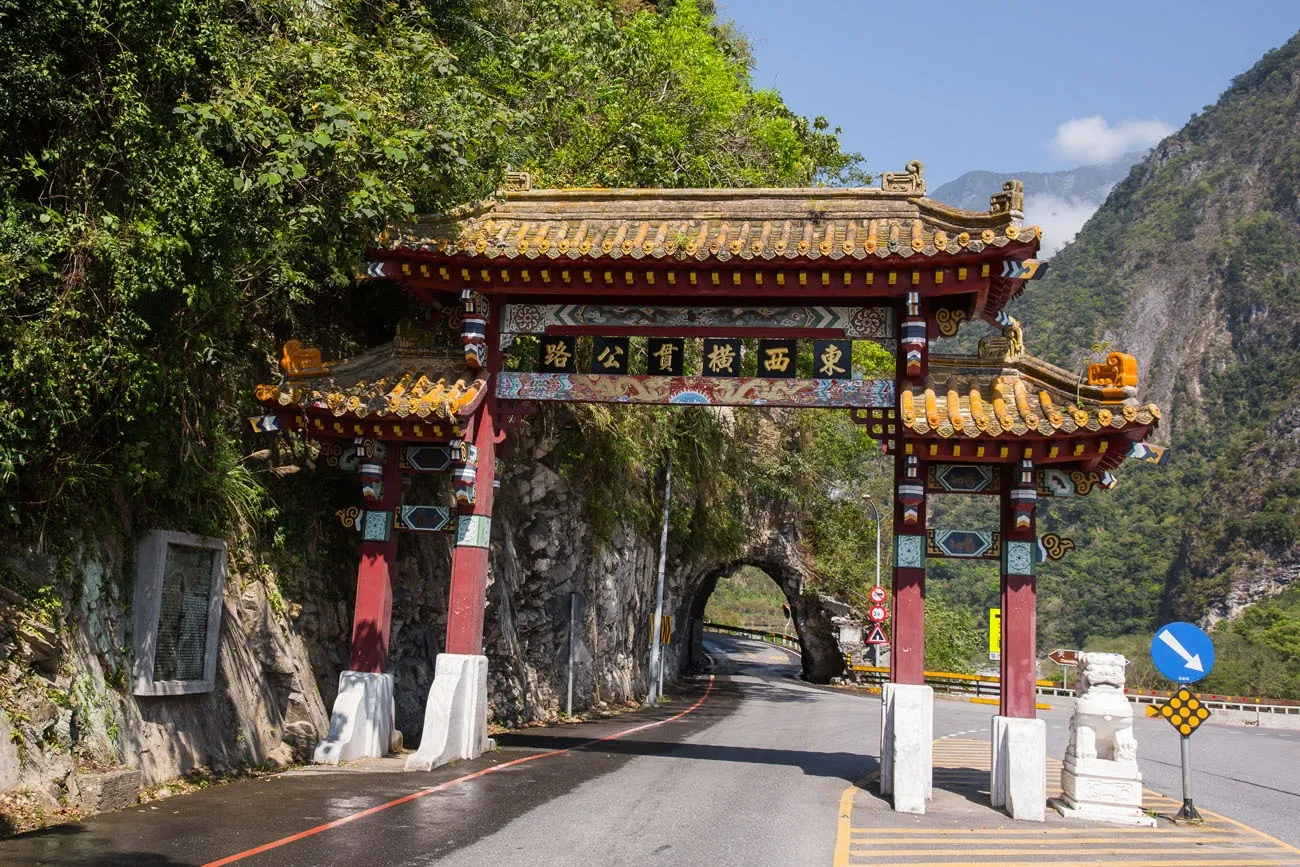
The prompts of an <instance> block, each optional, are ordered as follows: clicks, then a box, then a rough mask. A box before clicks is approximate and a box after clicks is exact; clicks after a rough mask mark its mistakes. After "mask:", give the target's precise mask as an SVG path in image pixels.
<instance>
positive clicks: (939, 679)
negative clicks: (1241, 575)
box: [704, 622, 1300, 716]
mask: <svg viewBox="0 0 1300 867" xmlns="http://www.w3.org/2000/svg"><path fill="white" fill-rule="evenodd" d="M704 628H705V629H711V630H713V631H715V632H724V633H727V634H730V635H739V636H741V637H743V638H752V639H754V640H755V641H766V642H767V643H769V644H780V645H781V646H783V647H788V648H790V649H791V650H798V649H799V648H800V645H799V638H798V636H795V635H787V634H786V633H784V632H767V631H764V630H762V629H746V628H743V627H739V626H725V625H723V624H721V623H707V622H706V623H705V624H704ZM845 664H846V666H847V667H848V668H849V670H850V671H851V672H852V673H853V675H854V679H855V680H857V681H858V682H859V683H864V684H866V685H868V686H881V685H883V684H885V683H887V682H888V681H889V669H888V668H880V667H877V666H873V665H853V664H851V663H850V662H849V660H847V659H846V660H845ZM1001 680H1002V679H1001V678H1000V677H998V676H997V675H990V674H961V673H958V672H952V671H927V672H926V673H925V682H926V683H927V684H928V685H930V686H933V687H934V688H935V689H936V690H938V691H939V692H946V693H950V694H957V695H972V696H975V697H976V698H998V697H999V696H1001V694H1002V684H1001ZM1035 686H1036V688H1037V691H1038V694H1039V695H1046V696H1056V697H1059V698H1074V695H1075V692H1074V690H1073V689H1065V688H1063V687H1059V686H1056V682H1055V681H1051V680H1039V681H1035ZM1124 693H1125V695H1126V696H1128V700H1129V701H1131V702H1133V703H1134V704H1160V703H1162V702H1164V701H1165V700H1166V699H1168V698H1169V697H1170V696H1172V695H1173V693H1172V692H1161V691H1159V690H1150V689H1126V690H1124ZM1197 697H1198V698H1199V699H1200V701H1201V704H1203V705H1205V706H1206V707H1207V708H1209V709H1210V710H1231V711H1254V712H1255V713H1256V714H1274V715H1277V716H1300V701H1291V700H1289V699H1284V698H1257V697H1254V696H1232V695H1214V694H1210V693H1198V694H1197Z"/></svg>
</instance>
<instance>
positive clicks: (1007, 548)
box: [1002, 542, 1038, 575]
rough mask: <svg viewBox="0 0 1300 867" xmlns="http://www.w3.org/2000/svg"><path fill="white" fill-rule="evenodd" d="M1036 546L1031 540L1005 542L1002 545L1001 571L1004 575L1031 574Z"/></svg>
mask: <svg viewBox="0 0 1300 867" xmlns="http://www.w3.org/2000/svg"><path fill="white" fill-rule="evenodd" d="M1037 547H1038V546H1037V545H1036V544H1035V543H1033V542H1007V543H1006V544H1005V545H1003V546H1002V572H1003V574H1006V575H1033V574H1034V560H1035V559H1036V558H1037V554H1038V551H1037V550H1035V549H1036V548H1037Z"/></svg>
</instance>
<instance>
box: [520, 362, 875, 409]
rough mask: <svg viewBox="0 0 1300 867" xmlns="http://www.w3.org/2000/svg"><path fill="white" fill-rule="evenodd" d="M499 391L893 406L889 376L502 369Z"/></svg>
mask: <svg viewBox="0 0 1300 867" xmlns="http://www.w3.org/2000/svg"><path fill="white" fill-rule="evenodd" d="M496 391H497V397H499V398H501V399H503V400H548V401H560V402H567V403H648V404H702V405H712V406H792V407H823V408H836V407H842V408H853V407H892V406H893V405H894V381H893V380H889V379H765V378H758V377H737V378H723V377H703V376H596V375H578V374H560V373H523V372H515V371H506V372H503V373H499V374H497V389H496Z"/></svg>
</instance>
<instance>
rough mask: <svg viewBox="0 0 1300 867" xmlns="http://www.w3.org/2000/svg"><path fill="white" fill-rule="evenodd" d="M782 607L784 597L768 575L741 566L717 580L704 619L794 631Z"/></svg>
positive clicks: (775, 630) (770, 629) (781, 630)
mask: <svg viewBox="0 0 1300 867" xmlns="http://www.w3.org/2000/svg"><path fill="white" fill-rule="evenodd" d="M782 605H785V596H784V595H783V594H782V593H781V590H780V588H778V587H777V586H776V583H775V582H773V581H772V579H771V578H770V577H769V576H768V575H767V573H766V572H764V571H762V570H761V569H755V568H754V567H753V566H742V567H741V568H740V569H737V570H736V571H735V572H733V573H732V574H730V575H725V576H723V577H722V578H719V579H718V586H717V587H716V588H715V589H714V591H713V595H712V596H710V597H709V604H708V606H707V607H706V608H705V609H704V619H705V620H708V621H709V622H711V623H722V624H725V625H727V626H747V627H749V628H751V629H765V630H767V631H769V632H793V631H794V630H793V628H792V627H791V626H790V619H789V618H788V617H786V615H785V614H784V613H783V612H782V610H781V606H782Z"/></svg>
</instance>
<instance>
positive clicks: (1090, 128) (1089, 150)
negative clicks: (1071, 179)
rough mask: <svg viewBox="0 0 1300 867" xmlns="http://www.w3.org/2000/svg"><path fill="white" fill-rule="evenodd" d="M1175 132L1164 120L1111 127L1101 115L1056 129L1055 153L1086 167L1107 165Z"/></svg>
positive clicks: (1125, 122) (1076, 118) (1075, 120)
mask: <svg viewBox="0 0 1300 867" xmlns="http://www.w3.org/2000/svg"><path fill="white" fill-rule="evenodd" d="M1173 131H1174V128H1173V127H1172V126H1170V125H1169V124H1167V123H1165V122H1164V121H1163V120H1156V119H1152V120H1126V121H1123V122H1121V123H1118V124H1116V125H1115V126H1111V125H1110V124H1109V123H1107V122H1106V118H1104V117H1102V116H1101V115H1099V114H1094V115H1093V116H1092V117H1072V118H1070V119H1069V120H1067V121H1066V122H1065V123H1063V124H1061V125H1060V126H1058V127H1057V128H1056V137H1055V138H1053V139H1052V150H1053V152H1055V153H1056V155H1057V156H1059V157H1064V158H1070V159H1077V160H1080V161H1082V162H1083V163H1085V164H1090V163H1108V162H1110V161H1111V160H1113V159H1117V158H1119V157H1121V156H1123V155H1124V154H1126V153H1128V152H1129V151H1135V150H1140V149H1144V148H1149V147H1151V146H1152V145H1153V144H1155V143H1156V142H1158V141H1160V140H1161V139H1162V138H1164V137H1165V136H1167V135H1169V134H1170V133H1172V132H1173Z"/></svg>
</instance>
